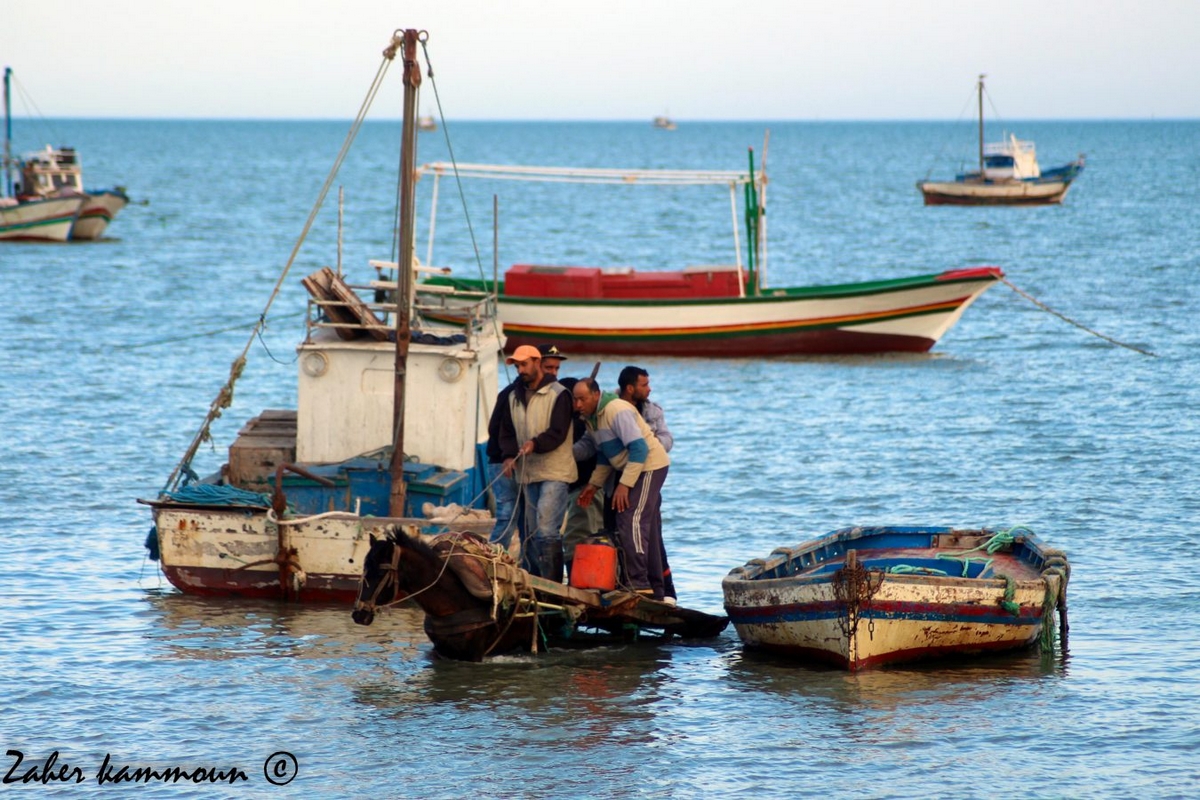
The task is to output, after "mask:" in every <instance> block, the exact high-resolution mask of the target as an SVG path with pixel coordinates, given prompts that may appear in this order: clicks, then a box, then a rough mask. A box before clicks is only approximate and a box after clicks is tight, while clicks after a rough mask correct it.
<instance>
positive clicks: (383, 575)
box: [350, 531, 404, 625]
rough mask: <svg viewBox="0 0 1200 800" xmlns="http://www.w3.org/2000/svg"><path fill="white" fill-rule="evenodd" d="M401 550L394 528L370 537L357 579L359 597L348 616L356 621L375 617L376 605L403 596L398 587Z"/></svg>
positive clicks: (388, 603)
mask: <svg viewBox="0 0 1200 800" xmlns="http://www.w3.org/2000/svg"><path fill="white" fill-rule="evenodd" d="M401 555H402V550H401V547H400V544H399V543H398V542H397V541H396V536H395V531H392V532H391V533H389V534H388V536H387V537H385V538H383V539H376V538H375V537H374V536H372V537H371V547H370V549H369V550H368V551H367V557H366V559H365V560H364V561H363V571H362V577H361V578H359V581H358V599H357V600H355V601H354V611H352V612H351V614H350V617H351V619H353V620H354V621H355V622H356V623H358V624H359V625H370V624H371V623H372V622H374V621H375V609H376V608H377V607H379V606H386V605H391V604H392V603H395V602H396V601H398V600H402V599H403V598H404V593H403V592H402V591H401V589H400V558H401Z"/></svg>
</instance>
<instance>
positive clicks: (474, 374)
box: [296, 337, 499, 470]
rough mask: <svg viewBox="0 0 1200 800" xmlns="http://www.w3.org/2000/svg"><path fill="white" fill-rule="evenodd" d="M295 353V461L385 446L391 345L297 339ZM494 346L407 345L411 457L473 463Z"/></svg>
mask: <svg viewBox="0 0 1200 800" xmlns="http://www.w3.org/2000/svg"><path fill="white" fill-rule="evenodd" d="M299 353H300V358H299V362H298V363H299V396H298V406H297V431H296V459H297V461H299V462H300V463H302V464H312V463H330V462H337V461H342V460H345V459H347V458H352V457H354V456H357V455H362V454H364V453H370V452H373V451H377V450H379V449H381V448H383V447H387V446H388V445H390V444H391V440H392V403H393V393H394V381H393V374H394V369H395V349H394V346H393V345H392V344H390V343H388V342H343V341H340V340H336V339H335V340H324V341H315V342H312V343H309V344H305V345H302V346H301V347H300V348H299ZM498 353H499V345H498V343H497V341H496V340H495V337H490V338H485V339H484V340H483V341H482V342H481V343H480V345H479V349H478V350H469V349H467V348H466V347H465V346H458V347H445V346H430V345H417V344H414V345H412V346H411V347H410V349H409V355H408V379H407V382H406V390H407V394H406V397H405V401H404V450H405V452H406V453H407V454H408V455H409V456H410V457H415V458H416V459H418V460H420V461H421V462H423V463H428V464H437V465H438V466H441V467H446V468H448V469H459V470H465V469H469V468H470V467H472V466H474V464H475V446H476V445H477V444H478V443H481V442H484V441H486V439H487V423H488V415H489V413H490V409H491V406H492V404H493V403H494V401H495V397H496V392H497V385H496V382H497V373H498V358H497V356H498ZM322 359H323V360H322ZM456 367H457V368H456ZM322 368H323V371H322ZM317 373H319V374H317ZM455 375H457V377H455Z"/></svg>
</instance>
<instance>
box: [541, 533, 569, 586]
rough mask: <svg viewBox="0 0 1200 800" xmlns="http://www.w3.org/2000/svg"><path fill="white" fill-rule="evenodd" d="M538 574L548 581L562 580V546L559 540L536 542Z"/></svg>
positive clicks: (559, 581) (557, 581) (556, 581)
mask: <svg viewBox="0 0 1200 800" xmlns="http://www.w3.org/2000/svg"><path fill="white" fill-rule="evenodd" d="M538 575H539V577H542V578H545V579H546V580H548V581H554V582H555V583H562V581H563V546H562V542H561V541H555V542H545V541H543V542H539V543H538Z"/></svg>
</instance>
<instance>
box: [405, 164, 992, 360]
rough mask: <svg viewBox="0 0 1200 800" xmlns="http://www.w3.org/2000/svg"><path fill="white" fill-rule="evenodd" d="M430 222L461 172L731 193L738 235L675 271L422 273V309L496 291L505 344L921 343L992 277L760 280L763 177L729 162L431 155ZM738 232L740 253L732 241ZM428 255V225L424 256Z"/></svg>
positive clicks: (723, 352) (715, 351)
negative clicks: (445, 185) (724, 165)
mask: <svg viewBox="0 0 1200 800" xmlns="http://www.w3.org/2000/svg"><path fill="white" fill-rule="evenodd" d="M420 173H421V174H423V175H431V176H432V177H433V179H434V181H433V188H432V195H431V196H432V203H431V205H432V209H431V212H430V224H429V230H430V231H431V232H432V231H434V230H435V228H436V224H435V223H436V217H437V195H438V184H439V180H440V178H441V177H442V176H454V177H457V178H460V179H472V178H474V179H490V180H511V181H551V182H576V183H586V184H613V185H621V186H630V185H645V186H705V185H708V186H713V185H718V186H728V188H729V192H730V204H731V206H732V207H734V208H736V207H737V202H738V201H737V194H738V192H739V191H740V192H742V193H743V195H744V198H745V202H744V225H745V228H744V231H743V230H742V229H741V228H740V226H739V223H738V221H737V214H736V212H735V213H734V214H733V218H734V224H733V246H732V252H731V255H732V257H733V263H731V264H722V265H692V266H686V267H684V268H683V269H682V270H677V271H650V270H639V269H636V268H634V267H630V266H617V267H597V266H564V265H546V264H516V265H513V266H512V267H510V268H509V269H508V270H507V272H506V273H505V276H504V280H503V281H499V280H498V276H493V278H492V279H491V280H489V279H487V278H483V277H481V278H464V277H461V276H456V275H453V274H451V270H449V269H444V270H443V271H444V272H445V273H447V274H441V275H438V274H433V275H431V276H430V277H428V278H427V279H425V280H424V281H422V283H421V285H420V287H419V289H418V298H419V300H420V302H421V304H422V309H423V312H424V313H426V314H428V315H430V316H432V317H436V318H439V319H444V320H452V319H456V318H457V317H456V309H455V307H454V303H455V302H458V301H457V300H453V299H449V298H447V297H446V296H445V295H444V294H440V293H441V292H443V291H444V290H448V289H455V290H457V291H459V292H467V293H471V292H474V293H476V294H479V295H482V294H486V293H490V292H493V291H494V292H495V293H496V294H497V295H498V297H499V304H500V309H499V318H500V320H501V322H502V323H503V326H504V334H505V336H506V337H507V339H508V348H509V349H510V350H511V349H515V348H516V347H519V346H521V345H526V344H528V345H534V346H537V345H542V344H557V345H559V346H563V347H569V348H570V349H571V350H572V351H573V352H576V353H607V354H614V355H629V356H645V355H672V356H722V357H758V356H770V355H841V354H870V353H884V352H918V353H919V352H926V351H928V350H929V349H930V348H932V347H933V346H934V345H935V344H937V342H938V340H939V339H941V337H942V336H943V335H945V333H946V332H947V331H948V330H950V328H951V327H953V326H954V324H955V323H956V322H958V320H959V318H960V317H961V316H962V315H963V313H964V312H965V311H966V310H967V308H968V307H969V306H970V305H971V304H972V303H973V302H975V300H976V299H978V298H979V296H980V295H981V294H983V292H984V291H986V290H987V289H988V288H989V287H990V286H992V285H993V284H995V283H996V282H997V281H998V280H1000V279H1001V278H1002V277H1003V276H1004V273H1003V271H1002V270H1001V269H1000V268H999V267H995V266H980V267H970V268H964V269H955V270H948V271H945V272H939V273H933V274H925V275H917V276H910V277H902V278H891V279H886V280H875V281H866V282H861V283H843V284H835V285H824V286H807V287H791V288H776V287H770V288H768V287H767V286H766V285H765V283H766V282H765V272H766V255H767V247H766V226H765V217H764V205H765V196H764V193H765V189H766V175H765V173H764V172H763V171H762V170H755V168H754V154H753V150H751V152H750V169H749V171H748V172H738V171H694V170H644V169H581V168H579V169H577V168H563V167H530V166H504V165H495V164H451V163H441V162H439V163H432V164H426V165H424V166H423V167H421V169H420ZM743 239H744V240H745V241H746V242H747V246H746V248H745V250H746V253H745V258H743V253H742V246H741V241H742V240H743ZM433 259H434V241H433V237H432V233H431V236H430V239H429V245H428V250H427V253H426V263H429V264H432V263H433Z"/></svg>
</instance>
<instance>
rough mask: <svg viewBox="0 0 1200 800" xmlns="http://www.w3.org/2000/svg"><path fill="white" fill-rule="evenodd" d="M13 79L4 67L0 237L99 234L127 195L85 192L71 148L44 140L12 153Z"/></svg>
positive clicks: (115, 191) (51, 237) (108, 191)
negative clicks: (36, 147)
mask: <svg viewBox="0 0 1200 800" xmlns="http://www.w3.org/2000/svg"><path fill="white" fill-rule="evenodd" d="M11 83H12V69H11V68H10V67H5V69H4V163H3V171H4V181H3V182H4V196H3V197H0V239H35V240H36V239H43V240H48V241H55V242H65V241H67V240H68V239H75V240H85V239H99V238H100V237H101V236H102V235H103V234H104V230H105V228H107V227H108V223H110V222H112V220H113V218H114V217H115V216H116V215H117V213H118V212H119V211H120V210H121V209H123V208H124V207H125V206H126V205H127V204H128V203H129V197H128V196H127V195H126V194H125V190H124V189H123V188H121V187H115V188H112V189H100V190H92V191H90V192H89V191H85V190H84V188H83V168H82V166H81V164H80V162H79V156H78V154H77V153H76V152H75V150H74V148H71V147H58V148H55V147H51V146H50V145H46V147H45V149H43V150H39V151H37V152H33V153H28V154H26V155H24V156H23V157H15V156H13V154H12V101H11ZM14 176H16V178H15V179H14Z"/></svg>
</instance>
